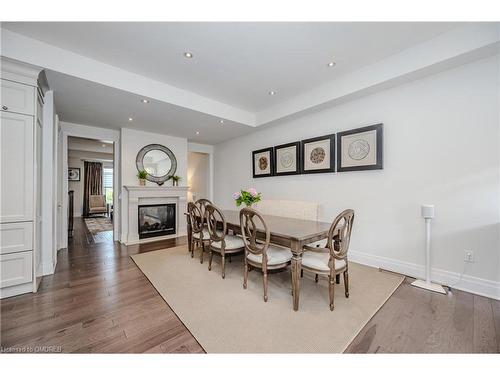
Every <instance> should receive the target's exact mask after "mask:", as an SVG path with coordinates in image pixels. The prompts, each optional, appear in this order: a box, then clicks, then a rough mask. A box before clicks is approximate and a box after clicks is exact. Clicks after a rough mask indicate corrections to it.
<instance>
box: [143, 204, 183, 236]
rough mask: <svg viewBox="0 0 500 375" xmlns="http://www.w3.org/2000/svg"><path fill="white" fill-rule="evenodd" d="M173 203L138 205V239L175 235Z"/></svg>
mask: <svg viewBox="0 0 500 375" xmlns="http://www.w3.org/2000/svg"><path fill="white" fill-rule="evenodd" d="M175 206H176V205H175V203H167V204H148V205H139V206H138V209H139V211H138V212H139V215H138V222H137V223H138V228H139V239H141V238H149V237H157V236H165V235H168V234H175V228H176V222H175V218H176V213H175Z"/></svg>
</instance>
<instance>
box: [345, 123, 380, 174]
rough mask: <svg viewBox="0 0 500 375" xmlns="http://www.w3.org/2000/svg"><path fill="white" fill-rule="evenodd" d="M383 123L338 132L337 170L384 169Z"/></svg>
mask: <svg viewBox="0 0 500 375" xmlns="http://www.w3.org/2000/svg"><path fill="white" fill-rule="evenodd" d="M382 154H383V124H376V125H371V126H365V127H363V128H358V129H353V130H348V131H345V132H340V133H337V172H347V171H363V170H371V169H383V160H382Z"/></svg>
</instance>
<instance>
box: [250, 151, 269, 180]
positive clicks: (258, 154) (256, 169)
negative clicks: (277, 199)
mask: <svg viewBox="0 0 500 375" xmlns="http://www.w3.org/2000/svg"><path fill="white" fill-rule="evenodd" d="M273 157H274V154H273V148H272V147H268V148H263V149H261V150H257V151H253V152H252V163H253V177H254V178H257V177H269V176H272V175H273V173H274V169H273V168H274V166H273Z"/></svg>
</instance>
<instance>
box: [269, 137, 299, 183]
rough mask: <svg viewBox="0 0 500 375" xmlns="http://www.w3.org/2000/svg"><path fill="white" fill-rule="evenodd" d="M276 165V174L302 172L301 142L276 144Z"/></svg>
mask: <svg viewBox="0 0 500 375" xmlns="http://www.w3.org/2000/svg"><path fill="white" fill-rule="evenodd" d="M274 165H275V168H274V173H275V175H276V176H281V175H289V174H297V173H300V142H293V143H287V144H284V145H280V146H275V147H274Z"/></svg>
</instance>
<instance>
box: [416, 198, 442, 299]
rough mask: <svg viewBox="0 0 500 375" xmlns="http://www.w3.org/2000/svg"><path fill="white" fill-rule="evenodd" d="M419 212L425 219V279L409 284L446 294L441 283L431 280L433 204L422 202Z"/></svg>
mask: <svg viewBox="0 0 500 375" xmlns="http://www.w3.org/2000/svg"><path fill="white" fill-rule="evenodd" d="M421 213H422V217H423V219H424V220H425V280H415V281H414V282H412V283H411V285H413V286H416V287H418V288H422V289H427V290H431V291H433V292H437V293H442V294H446V291H445V290H444V288H443V287H442V286H441V285H439V284H435V283H433V282H432V281H431V220H432V219H434V205H431V204H423V205H422V207H421Z"/></svg>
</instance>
